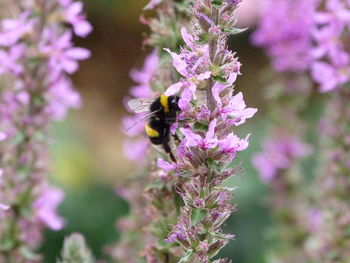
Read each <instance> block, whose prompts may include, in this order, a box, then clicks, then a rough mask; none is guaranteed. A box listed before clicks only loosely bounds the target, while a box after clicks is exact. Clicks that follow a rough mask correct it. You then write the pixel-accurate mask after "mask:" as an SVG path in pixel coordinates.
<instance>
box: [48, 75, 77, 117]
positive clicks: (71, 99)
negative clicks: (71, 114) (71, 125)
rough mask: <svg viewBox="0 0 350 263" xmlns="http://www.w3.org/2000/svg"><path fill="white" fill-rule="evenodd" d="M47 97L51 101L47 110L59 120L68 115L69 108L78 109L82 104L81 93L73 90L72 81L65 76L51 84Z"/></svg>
mask: <svg viewBox="0 0 350 263" xmlns="http://www.w3.org/2000/svg"><path fill="white" fill-rule="evenodd" d="M46 99H47V100H48V101H49V104H48V106H47V108H46V112H47V113H48V114H49V115H50V116H51V117H52V119H53V120H58V121H61V120H63V119H64V118H65V117H66V115H67V112H68V110H69V109H77V108H79V107H80V105H81V99H80V96H79V94H78V93H77V92H76V91H75V90H73V87H72V82H71V81H70V80H69V79H68V78H65V77H61V78H60V79H59V80H58V81H57V82H56V83H54V84H53V85H52V86H51V89H50V90H49V92H48V93H47V96H46Z"/></svg>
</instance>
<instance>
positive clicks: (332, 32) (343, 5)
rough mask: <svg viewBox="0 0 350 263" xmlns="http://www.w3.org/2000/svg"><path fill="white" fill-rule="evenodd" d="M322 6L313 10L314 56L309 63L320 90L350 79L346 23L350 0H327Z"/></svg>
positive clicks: (349, 20) (349, 56) (339, 85)
mask: <svg viewBox="0 0 350 263" xmlns="http://www.w3.org/2000/svg"><path fill="white" fill-rule="evenodd" d="M324 6H325V7H324V9H323V8H322V9H321V8H320V10H319V11H318V12H316V13H315V15H314V19H315V26H314V29H313V30H312V32H311V33H312V36H313V39H314V41H315V43H316V44H315V47H314V48H313V50H312V55H313V57H314V58H315V61H314V63H313V64H312V65H311V73H312V77H313V79H314V80H315V82H316V83H318V84H319V85H320V91H321V92H327V91H331V90H334V89H336V88H340V87H342V86H343V85H344V84H346V83H347V82H349V80H350V55H349V48H348V45H347V42H348V41H349V34H348V32H349V31H348V27H349V25H350V19H349V16H350V3H349V1H343V0H327V1H325V4H324Z"/></svg>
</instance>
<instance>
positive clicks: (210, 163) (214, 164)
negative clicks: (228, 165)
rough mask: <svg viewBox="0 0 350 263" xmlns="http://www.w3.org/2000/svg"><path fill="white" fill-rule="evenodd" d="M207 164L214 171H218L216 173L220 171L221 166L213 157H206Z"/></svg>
mask: <svg viewBox="0 0 350 263" xmlns="http://www.w3.org/2000/svg"><path fill="white" fill-rule="evenodd" d="M207 165H208V166H209V167H210V168H211V169H213V170H214V171H216V172H218V173H220V172H221V166H220V165H219V164H218V163H217V162H215V161H214V160H213V159H211V158H208V159H207Z"/></svg>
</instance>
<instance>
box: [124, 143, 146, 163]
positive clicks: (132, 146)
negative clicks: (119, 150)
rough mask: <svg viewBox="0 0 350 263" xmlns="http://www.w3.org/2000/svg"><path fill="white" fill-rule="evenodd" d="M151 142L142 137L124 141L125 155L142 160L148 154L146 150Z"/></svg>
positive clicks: (133, 159)
mask: <svg viewBox="0 0 350 263" xmlns="http://www.w3.org/2000/svg"><path fill="white" fill-rule="evenodd" d="M148 146H149V142H148V140H147V139H146V138H141V139H138V140H133V141H131V140H126V141H125V142H124V143H123V149H124V155H125V156H126V157H127V158H128V159H129V160H132V161H135V162H140V160H144V159H145V157H146V155H145V153H146V150H147V149H148Z"/></svg>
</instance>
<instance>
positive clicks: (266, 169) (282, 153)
mask: <svg viewBox="0 0 350 263" xmlns="http://www.w3.org/2000/svg"><path fill="white" fill-rule="evenodd" d="M310 153H311V148H310V146H309V145H307V144H305V143H303V142H301V141H300V140H299V139H298V138H296V137H293V136H288V135H283V134H278V135H277V136H275V137H274V139H270V140H267V141H266V142H265V143H264V145H263V152H261V153H258V154H256V155H255V156H254V158H253V164H254V166H255V168H256V169H257V170H258V171H259V174H260V177H261V179H262V181H263V182H266V183H267V182H269V181H271V180H272V179H273V178H274V177H275V176H276V175H277V174H278V171H279V170H280V169H281V170H283V169H286V168H288V166H289V165H290V164H291V162H294V161H295V160H297V159H300V158H303V157H306V156H308V155H309V154H310Z"/></svg>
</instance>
